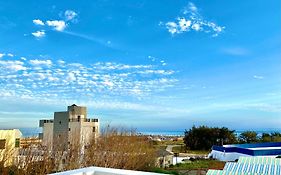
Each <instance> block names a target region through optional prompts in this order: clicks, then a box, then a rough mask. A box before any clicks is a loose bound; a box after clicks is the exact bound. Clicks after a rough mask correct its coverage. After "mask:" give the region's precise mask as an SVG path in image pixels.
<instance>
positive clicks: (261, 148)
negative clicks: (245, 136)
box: [209, 142, 281, 161]
mask: <svg viewBox="0 0 281 175" xmlns="http://www.w3.org/2000/svg"><path fill="white" fill-rule="evenodd" d="M278 155H281V142H271V143H255V144H235V145H223V146H213V147H212V152H211V153H210V154H209V157H210V158H214V159H218V160H220V161H237V160H238V159H239V157H242V156H244V157H245V156H266V157H276V156H278Z"/></svg>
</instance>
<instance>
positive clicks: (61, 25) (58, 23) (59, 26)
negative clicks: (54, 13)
mask: <svg viewBox="0 0 281 175" xmlns="http://www.w3.org/2000/svg"><path fill="white" fill-rule="evenodd" d="M46 24H47V25H48V26H51V27H54V29H55V30H57V31H63V30H64V29H65V28H66V26H67V25H66V23H65V21H63V20H53V21H47V22H46Z"/></svg>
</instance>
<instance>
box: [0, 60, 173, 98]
mask: <svg viewBox="0 0 281 175" xmlns="http://www.w3.org/2000/svg"><path fill="white" fill-rule="evenodd" d="M7 58H8V57H7ZM16 58H17V60H14V59H15V58H13V60H11V59H5V60H0V83H1V84H2V86H1V87H0V91H1V93H2V95H3V96H2V97H10V96H16V97H17V98H24V99H58V98H59V99H58V100H67V99H73V98H74V99H75V98H76V99H77V98H78V99H80V98H81V97H83V98H85V99H92V98H94V97H97V96H103V97H116V98H119V97H124V96H125V97H136V98H139V97H145V96H149V95H150V94H153V93H157V92H162V91H165V89H169V88H171V87H173V86H175V84H176V83H177V81H178V80H177V79H176V78H174V75H175V71H174V70H171V69H169V68H168V67H166V66H163V65H161V64H140V65H138V64H137V65H131V64H122V63H116V62H97V63H92V64H88V65H84V64H81V63H70V62H67V61H63V60H58V61H56V60H51V59H28V58H26V57H25V59H21V57H19V58H18V57H16Z"/></svg>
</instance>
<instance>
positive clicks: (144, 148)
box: [0, 127, 156, 175]
mask: <svg viewBox="0 0 281 175" xmlns="http://www.w3.org/2000/svg"><path fill="white" fill-rule="evenodd" d="M76 143H78V142H76ZM6 156H8V155H6ZM6 156H5V157H6ZM20 157H21V158H20V159H18V161H17V162H15V165H14V166H10V167H4V166H1V165H0V174H3V175H6V174H7V175H8V174H14V175H17V174H21V175H27V174H34V175H37V174H38V175H39V174H48V173H52V172H57V171H65V170H71V169H77V168H82V167H88V166H99V167H110V168H121V169H131V170H149V169H151V168H152V167H154V165H155V159H156V155H155V149H154V148H153V145H152V144H151V143H150V141H149V140H147V139H146V138H145V137H142V136H138V135H136V134H135V132H133V131H131V130H126V129H117V128H112V127H107V128H106V129H105V130H104V131H103V132H101V134H100V137H99V138H97V139H93V141H92V143H91V144H90V145H87V146H86V147H85V148H82V149H81V145H71V146H70V147H69V149H68V150H67V151H57V152H56V153H53V152H51V151H47V150H46V148H45V147H43V146H42V145H40V144H38V143H37V144H32V143H30V145H29V146H27V147H26V148H24V149H23V150H22V154H21V156H20ZM4 161H5V160H2V162H4ZM0 162H1V160H0Z"/></svg>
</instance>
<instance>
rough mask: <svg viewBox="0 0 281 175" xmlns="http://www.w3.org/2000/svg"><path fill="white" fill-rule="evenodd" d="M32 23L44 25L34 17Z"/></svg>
mask: <svg viewBox="0 0 281 175" xmlns="http://www.w3.org/2000/svg"><path fill="white" fill-rule="evenodd" d="M33 23H34V24H36V25H40V26H43V25H45V24H44V22H43V21H41V20H40V19H34V20H33Z"/></svg>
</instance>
